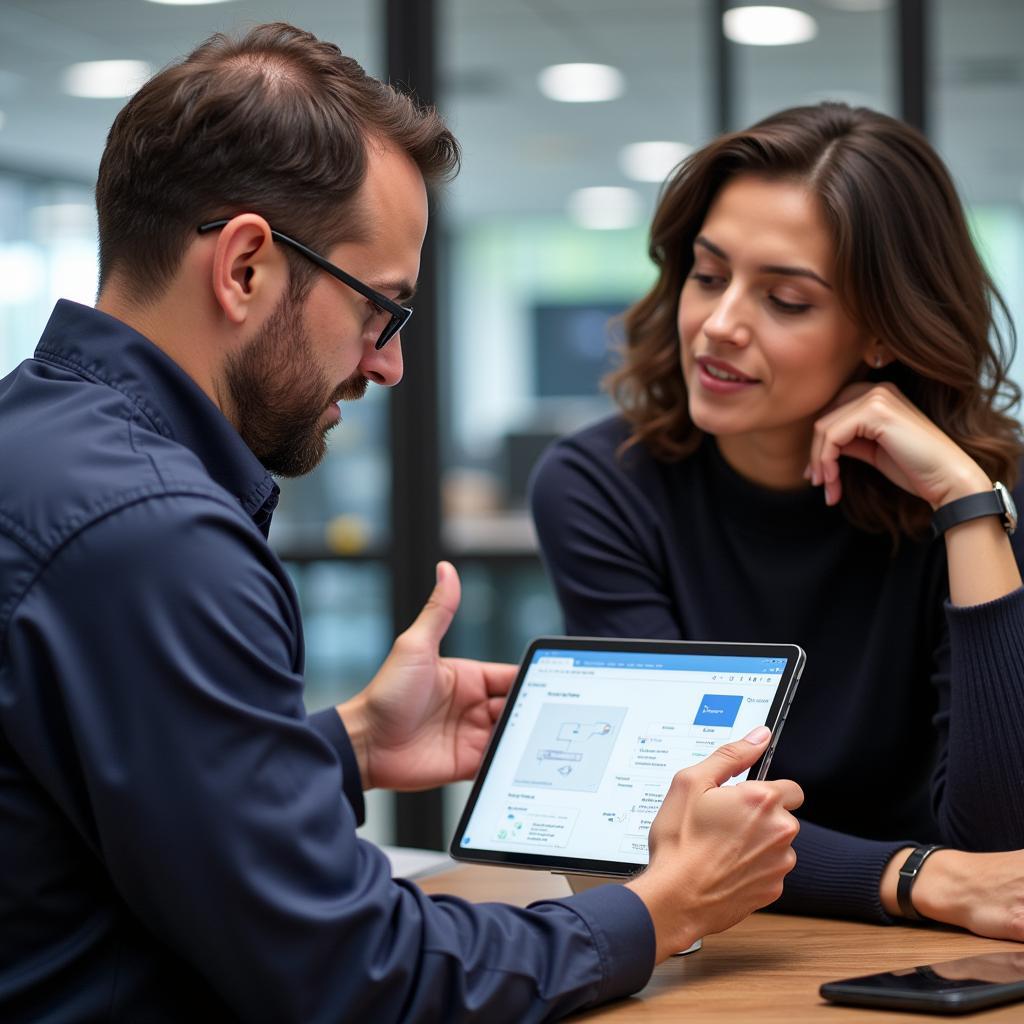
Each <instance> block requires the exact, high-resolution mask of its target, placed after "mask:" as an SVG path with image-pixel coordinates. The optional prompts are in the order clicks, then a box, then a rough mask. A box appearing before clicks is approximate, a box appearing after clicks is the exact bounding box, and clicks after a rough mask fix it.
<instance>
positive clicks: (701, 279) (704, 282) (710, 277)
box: [690, 270, 721, 288]
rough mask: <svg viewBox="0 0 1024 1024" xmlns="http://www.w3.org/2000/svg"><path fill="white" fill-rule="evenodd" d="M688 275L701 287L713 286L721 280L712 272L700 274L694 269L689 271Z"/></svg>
mask: <svg viewBox="0 0 1024 1024" xmlns="http://www.w3.org/2000/svg"><path fill="white" fill-rule="evenodd" d="M690 277H692V278H693V279H694V281H696V282H697V283H698V284H699V285H700V286H701V287H702V288H714V287H715V286H716V285H717V284H718V283H719V281H720V280H721V278H718V277H715V275H714V274H700V273H698V272H697V271H696V270H694V271H692V272H691V274H690Z"/></svg>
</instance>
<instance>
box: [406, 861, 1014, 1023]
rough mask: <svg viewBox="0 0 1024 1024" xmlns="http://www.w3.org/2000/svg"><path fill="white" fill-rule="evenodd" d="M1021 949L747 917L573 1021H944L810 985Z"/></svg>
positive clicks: (474, 870) (460, 876) (543, 879)
mask: <svg viewBox="0 0 1024 1024" xmlns="http://www.w3.org/2000/svg"><path fill="white" fill-rule="evenodd" d="M420 884H421V885H422V887H423V889H424V890H425V891H426V892H431V893H442V892H444V893H453V894H455V895H458V896H463V897H465V898H466V899H470V900H473V901H475V902H480V901H489V900H499V901H501V902H505V903H514V904H517V905H519V906H524V905H525V904H527V903H529V902H531V901H532V900H537V899H545V898H548V897H552V896H566V895H568V893H569V887H568V885H567V884H566V882H565V879H564V878H561V877H559V876H556V875H551V874H548V873H545V872H540V871H520V870H515V869H512V868H488V867H477V866H472V867H459V868H456V869H455V870H453V871H447V872H445V873H444V874H439V875H434V876H433V877H431V878H427V879H424V880H423V882H422V883H420ZM1020 949H1021V947H1020V946H1019V945H1017V944H1016V943H1013V942H998V941H996V940H993V939H981V938H978V937H977V936H974V935H968V934H966V933H961V932H950V931H941V930H938V929H930V928H909V927H889V928H887V927H883V926H879V925H869V924H855V923H852V922H848V921H828V920H824V919H822V918H811V917H787V916H785V915H782V914H754V915H752V916H751V917H749V918H748V919H747V920H746V921H744V922H743V923H742V924H740V925H737V926H736V927H735V928H733V929H732V930H730V931H728V932H725V933H724V934H722V935H712V936H710V937H708V938H706V939H705V940H704V948H703V949H702V950H701V951H700V952H699V953H695V954H692V955H691V956H684V957H675V958H672V959H670V960H668V961H667V962H666V963H663V964H661V965H660V966H659V967H657V968H655V971H654V975H653V977H652V978H651V980H650V983H649V984H648V985H647V987H646V988H645V989H644V990H643V991H642V992H640V993H638V994H637V995H635V996H633V997H632V998H630V999H623V1000H619V1001H618V1002H616V1003H610V1004H608V1005H607V1006H603V1007H600V1008H598V1009H596V1010H591V1011H590V1012H588V1013H582V1014H577V1015H576V1016H575V1017H573V1018H571V1019H572V1020H575V1021H597V1020H600V1021H613V1020H615V1021H636V1020H643V1021H650V1022H652V1024H658V1022H666V1024H667V1022H669V1021H672V1022H673V1024H677V1022H679V1021H686V1022H687V1024H701V1022H714V1024H726V1022H728V1024H732V1022H740V1024H800V1022H801V1021H821V1022H826V1024H827V1022H829V1021H831V1022H832V1024H844V1022H850V1024H853V1022H857V1024H861V1022H864V1024H897V1022H898V1024H914V1022H915V1021H936V1020H949V1019H950V1018H949V1017H936V1016H931V1015H928V1014H917V1013H913V1014H910V1013H898V1012H891V1011H884V1010H866V1009H861V1008H859V1007H843V1006H832V1005H830V1004H828V1003H825V1002H824V1001H823V1000H822V999H821V998H820V997H819V995H818V986H819V985H820V984H821V983H822V982H824V981H831V980H833V979H836V978H849V977H854V976H855V975H859V974H872V973H874V972H876V971H889V970H894V969H899V968H902V967H914V966H916V965H918V964H927V963H934V962H936V961H939V960H953V959H955V958H957V957H961V956H974V955H976V954H979V953H1000V952H1013V951H1019V950H1020ZM965 1019H967V1020H971V1021H979V1022H985V1024H988V1022H992V1024H1002V1022H1005V1021H1018V1022H1019V1021H1021V1020H1022V1019H1024V1003H1017V1004H1013V1003H1011V1004H1010V1005H1008V1006H1004V1007H999V1008H997V1009H994V1010H986V1011H983V1012H982V1013H980V1014H972V1015H969V1016H968V1017H966V1018H965Z"/></svg>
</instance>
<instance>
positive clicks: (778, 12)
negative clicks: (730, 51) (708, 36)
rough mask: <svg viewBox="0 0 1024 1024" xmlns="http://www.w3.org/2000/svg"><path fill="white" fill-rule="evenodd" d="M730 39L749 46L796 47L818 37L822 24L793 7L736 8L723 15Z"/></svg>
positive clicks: (723, 23) (724, 28)
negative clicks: (819, 27) (819, 24)
mask: <svg viewBox="0 0 1024 1024" xmlns="http://www.w3.org/2000/svg"><path fill="white" fill-rule="evenodd" d="M722 30H723V31H724V32H725V36H726V38H727V39H729V40H731V41H732V42H734V43H742V44H743V45H745V46H792V45H794V44H796V43H806V42H809V41H810V40H811V39H813V38H814V37H815V36H816V35H817V34H818V23H817V22H816V21H815V20H814V18H812V17H811V16H810V15H809V14H805V13H804V12H803V11H798V10H796V9H795V8H793V7H732V8H730V9H729V10H728V11H726V12H725V14H723V15H722Z"/></svg>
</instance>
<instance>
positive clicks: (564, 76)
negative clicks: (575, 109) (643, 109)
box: [537, 64, 626, 103]
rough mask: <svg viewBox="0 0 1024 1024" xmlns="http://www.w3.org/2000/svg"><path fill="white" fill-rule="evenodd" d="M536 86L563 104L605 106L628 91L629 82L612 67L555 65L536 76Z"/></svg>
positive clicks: (607, 65)
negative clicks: (598, 104) (600, 104)
mask: <svg viewBox="0 0 1024 1024" xmlns="http://www.w3.org/2000/svg"><path fill="white" fill-rule="evenodd" d="M537 87H538V88H539V89H540V91H541V92H542V93H543V94H544V95H545V96H547V97H548V99H552V100H558V101H559V102H560V103H604V102H607V101H608V100H614V99H618V98H619V97H620V96H621V95H622V94H623V93H624V92H625V91H626V79H625V78H624V77H623V74H622V72H621V71H620V70H619V69H618V68H613V67H612V66H611V65H610V64H552V65H551V67H547V68H545V69H544V70H543V71H542V72H541V73H540V74H539V75H538V76H537Z"/></svg>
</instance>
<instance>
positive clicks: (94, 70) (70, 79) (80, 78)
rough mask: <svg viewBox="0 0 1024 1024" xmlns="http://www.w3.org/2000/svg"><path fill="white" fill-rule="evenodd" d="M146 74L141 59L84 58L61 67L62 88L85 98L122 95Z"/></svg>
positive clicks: (122, 96)
mask: <svg viewBox="0 0 1024 1024" xmlns="http://www.w3.org/2000/svg"><path fill="white" fill-rule="evenodd" d="M150 74H152V69H151V68H150V66H149V65H148V64H147V63H146V62H145V61H143V60H88V61H85V62H84V63H81V64H72V65H71V66H70V67H68V68H66V69H65V70H64V76H63V84H64V91H65V92H66V93H69V94H70V95H72V96H82V97H84V98H86V99H124V97H126V96H131V95H132V93H134V92H135V91H136V90H137V89H138V88H139V86H140V85H142V83H143V82H145V81H146V79H147V78H149V76H150Z"/></svg>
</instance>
